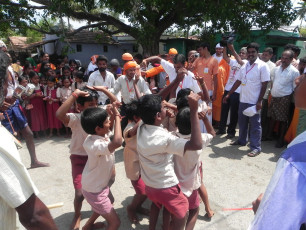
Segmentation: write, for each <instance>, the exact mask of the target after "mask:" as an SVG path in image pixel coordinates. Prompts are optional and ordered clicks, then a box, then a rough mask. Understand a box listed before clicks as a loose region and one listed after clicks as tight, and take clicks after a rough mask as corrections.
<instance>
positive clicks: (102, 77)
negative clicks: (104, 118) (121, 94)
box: [87, 55, 115, 105]
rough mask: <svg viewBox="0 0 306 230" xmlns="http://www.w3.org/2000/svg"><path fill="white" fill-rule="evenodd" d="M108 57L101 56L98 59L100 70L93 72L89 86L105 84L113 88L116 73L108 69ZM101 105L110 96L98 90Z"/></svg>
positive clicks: (97, 63)
mask: <svg viewBox="0 0 306 230" xmlns="http://www.w3.org/2000/svg"><path fill="white" fill-rule="evenodd" d="M107 61H108V60H107V57H105V56H103V55H102V56H99V57H98V58H97V60H96V65H97V66H98V70H96V71H95V72H93V73H92V74H91V75H90V77H89V79H88V84H87V85H88V86H104V87H106V88H107V89H109V88H113V87H114V86H115V77H114V75H113V74H112V73H111V72H109V71H107V70H106V69H107ZM98 93H99V99H98V103H99V105H105V104H106V100H107V99H108V97H107V96H106V95H105V94H104V93H103V92H101V91H98Z"/></svg>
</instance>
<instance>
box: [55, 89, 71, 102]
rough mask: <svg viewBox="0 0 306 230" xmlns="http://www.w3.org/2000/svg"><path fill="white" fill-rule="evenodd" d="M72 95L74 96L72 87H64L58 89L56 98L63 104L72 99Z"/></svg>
mask: <svg viewBox="0 0 306 230" xmlns="http://www.w3.org/2000/svg"><path fill="white" fill-rule="evenodd" d="M71 94H72V88H71V86H69V87H68V88H66V87H65V86H63V87H62V88H57V89H56V97H57V98H59V99H60V100H61V102H65V101H66V100H67V99H68V97H70V95H71Z"/></svg>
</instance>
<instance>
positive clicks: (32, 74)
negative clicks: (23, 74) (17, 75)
mask: <svg viewBox="0 0 306 230" xmlns="http://www.w3.org/2000/svg"><path fill="white" fill-rule="evenodd" d="M36 75H38V74H37V73H36V72H35V71H30V72H29V78H30V79H32V78H33V77H35V76H36Z"/></svg>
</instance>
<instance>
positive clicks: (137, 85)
mask: <svg viewBox="0 0 306 230" xmlns="http://www.w3.org/2000/svg"><path fill="white" fill-rule="evenodd" d="M0 49H1V50H2V51H1V52H7V49H6V45H5V44H4V43H3V42H2V43H0ZM214 51H215V54H213V55H211V53H213V52H214ZM214 51H213V49H211V47H210V45H209V44H208V43H201V44H200V45H199V46H198V47H197V48H196V50H191V51H189V53H188V56H187V58H186V57H185V56H184V55H183V54H179V53H178V52H177V50H176V49H175V48H171V49H170V50H169V52H168V54H166V55H159V56H152V57H145V58H143V57H142V55H140V54H136V55H135V56H132V55H131V54H129V53H124V54H123V55H122V62H123V63H124V65H123V66H120V62H119V61H118V60H117V59H112V60H110V61H109V60H108V58H107V57H106V56H103V55H93V56H92V57H91V58H90V60H89V61H90V62H89V64H88V67H87V69H86V70H85V69H84V68H83V67H81V65H80V62H79V61H77V60H73V59H71V60H69V59H68V57H67V56H65V57H63V59H58V60H57V61H56V63H55V64H53V63H50V57H49V54H48V53H41V54H40V57H41V60H40V63H39V64H38V65H36V63H35V62H34V61H33V60H32V59H27V60H26V63H25V64H24V66H23V67H21V66H20V63H18V62H16V63H15V62H14V63H12V60H10V63H9V66H8V71H7V76H8V77H7V80H6V81H7V87H6V88H7V92H6V91H5V102H4V103H6V104H5V105H6V106H2V107H1V111H0V112H1V124H2V125H3V126H4V127H5V128H7V130H8V131H9V132H11V133H12V134H13V135H14V136H16V137H20V138H24V139H25V141H26V144H27V148H28V150H29V153H30V156H31V167H44V166H49V165H48V164H47V163H42V162H39V161H38V160H37V157H36V152H35V146H34V140H33V137H35V138H42V137H48V138H50V137H52V136H53V135H54V134H56V135H57V136H61V135H62V133H63V132H64V133H65V137H66V138H71V143H70V154H71V155H70V160H71V168H72V181H73V185H74V190H75V191H74V193H75V198H74V201H73V202H74V212H75V213H74V218H73V220H72V223H71V229H79V227H80V221H81V208H82V202H83V200H84V198H85V199H86V200H87V202H88V203H89V204H90V205H91V207H92V210H93V212H92V215H91V217H90V218H89V220H88V221H87V223H86V225H85V226H84V227H83V229H84V230H86V229H92V228H93V227H102V226H103V225H104V224H103V225H99V223H95V220H96V219H97V218H98V217H99V216H100V215H101V216H102V217H103V218H104V219H105V220H106V222H107V225H108V228H107V229H118V228H119V226H120V217H119V216H118V215H117V213H116V211H115V210H114V208H113V205H112V204H113V202H114V197H113V195H112V192H111V186H112V184H113V183H114V181H115V177H117V176H123V175H117V174H116V170H115V155H114V153H115V150H116V149H117V148H119V147H120V146H123V147H124V152H123V154H124V165H125V170H126V177H127V178H128V179H129V180H130V181H131V184H132V186H133V188H134V190H135V195H134V197H133V200H132V202H131V204H129V205H128V206H127V207H126V208H127V215H128V217H129V219H130V221H131V222H133V223H138V221H139V218H138V215H139V214H142V215H147V216H149V222H150V225H149V229H150V230H153V229H156V223H157V220H158V214H159V212H160V210H161V209H163V229H175V230H179V229H188V230H190V229H193V228H194V227H195V226H196V221H197V217H198V214H199V203H200V198H201V199H202V201H203V203H204V205H205V211H206V215H207V217H208V218H213V216H214V211H213V210H212V209H211V208H210V204H209V199H208V192H207V189H206V187H205V185H204V183H203V180H202V178H203V175H202V172H203V169H202V162H201V161H200V155H201V154H203V152H204V153H205V147H206V146H208V145H209V144H210V143H211V141H212V139H213V138H214V137H215V136H216V135H223V134H227V135H226V138H228V139H233V141H232V143H231V145H236V146H239V145H240V146H245V145H246V144H247V143H248V142H250V151H249V153H248V154H247V155H248V156H249V157H256V156H257V155H259V154H260V153H261V142H262V141H272V140H274V139H275V140H276V145H275V147H276V148H282V147H283V146H284V145H286V144H289V146H290V148H289V149H288V150H287V151H286V152H285V154H284V155H283V157H282V158H281V160H280V161H282V162H283V164H287V165H288V166H287V167H288V169H281V168H279V167H281V166H278V168H277V170H288V171H286V173H288V174H289V173H292V172H291V171H292V170H293V169H292V168H291V167H290V166H289V164H292V165H295V167H296V168H297V169H296V170H297V171H298V173H299V175H298V178H293V179H292V180H293V181H294V183H296V188H298V189H299V191H297V190H296V188H294V187H293V186H289V187H291V190H290V193H291V194H297V197H296V199H295V200H294V202H295V203H294V204H292V205H291V206H290V207H292V212H295V211H294V207H295V206H293V205H296V206H299V205H302V206H303V207H306V205H305V203H303V202H302V203H301V200H300V199H299V198H300V196H302V195H303V194H305V192H306V186H305V177H306V175H305V165H301V164H299V162H304V163H305V157H304V156H303V154H302V149H303V148H304V147H303V145H304V143H305V140H304V139H303V140H302V141H300V142H301V143H302V144H300V143H299V144H297V143H295V142H292V143H294V144H292V143H290V142H291V141H292V140H293V139H294V138H295V137H296V136H297V135H298V134H300V133H302V132H303V131H305V128H306V113H305V112H304V110H303V109H305V105H304V104H305V103H303V102H302V101H303V100H304V99H302V98H303V95H302V94H303V91H302V87H304V85H305V84H304V78H305V69H306V57H302V58H300V59H297V57H298V56H299V52H300V49H299V48H298V47H297V46H295V45H292V44H288V45H287V46H286V47H285V50H284V52H283V53H282V55H281V59H280V60H279V61H277V62H276V63H273V62H272V61H271V59H272V57H273V55H274V54H273V49H272V48H269V47H266V48H265V49H264V50H263V53H262V54H260V53H259V45H258V44H257V43H250V44H248V45H247V46H246V47H242V48H241V49H240V51H239V53H237V52H236V51H235V49H234V46H233V45H232V44H229V43H228V44H227V45H226V47H223V46H222V45H221V44H220V43H218V44H217V45H216V46H215V50H214ZM297 85H301V86H299V91H298V96H296V97H295V99H294V97H293V94H294V91H295V90H296V87H297ZM31 87H32V88H33V91H32V93H31V94H30V95H27V94H23V95H20V96H16V94H17V93H18V90H20V89H29V88H31ZM304 88H305V87H304ZM304 92H305V89H304ZM304 95H305V94H304ZM304 101H305V100H304ZM237 123H238V128H239V136H238V138H237V139H236V140H235V139H234V138H235V135H236V128H237ZM215 130H217V132H215ZM32 131H33V133H34V134H33V133H32ZM303 135H304V134H303ZM302 137H304V136H302ZM299 138H301V137H300V136H299ZM294 151H295V152H297V155H292V156H291V154H293V152H294ZM284 162H285V163H284ZM288 162H289V163H288ZM280 164H282V163H281V162H279V163H278V165H280ZM54 167H56V166H54ZM276 176H278V177H280V180H279V181H281V182H282V183H284V184H285V185H287V183H289V179H285V178H283V176H280V175H276ZM276 176H274V177H276ZM274 177H273V178H272V182H271V183H273V180H276V179H275V178H274ZM303 180H304V182H303ZM0 181H1V178H0ZM6 183H9V182H6ZM274 183H277V182H274ZM279 183H280V182H278V184H277V186H274V185H272V184H270V185H269V188H270V190H269V191H268V192H267V193H266V194H265V196H264V198H263V201H262V203H263V204H262V205H261V206H259V209H258V211H257V214H256V218H255V220H254V221H253V222H252V224H251V226H250V229H263V228H261V227H258V226H264V224H265V223H267V222H268V221H272V220H274V221H276V219H277V217H275V216H273V213H277V212H276V211H277V210H276V209H275V208H274V209H273V208H271V207H272V206H273V205H274V204H275V202H277V201H276V200H274V199H273V197H271V194H273V196H275V197H280V199H285V198H286V199H288V198H287V196H288V194H286V193H285V192H284V191H283V190H284V189H283V187H282V185H280V184H279ZM271 186H272V188H271ZM273 186H274V187H273ZM286 188H287V187H286ZM0 190H1V189H0ZM208 190H209V188H208ZM303 192H304V193H303ZM0 197H2V196H1V195H0ZM6 197H7V196H4V197H2V198H3V199H6ZM146 199H149V200H151V201H152V205H151V208H150V210H146V209H144V208H143V207H142V204H143V202H144V201H145V200H146ZM275 199H276V198H275ZM301 199H302V198H301ZM260 200H261V199H258V200H257V201H256V203H254V207H255V206H256V205H258V204H259V203H260ZM304 200H305V198H304ZM271 205H272V206H271ZM15 206H16V205H15V204H14V205H13V206H12V207H15ZM263 206H264V207H263ZM283 208H285V206H282V205H279V210H280V209H283ZM256 209H257V208H256ZM266 210H269V213H268V214H266V212H268V211H266ZM275 210H276V211H275ZM297 212H298V215H296V216H294V217H293V216H291V219H293V220H295V222H294V221H292V220H291V221H287V222H286V226H288V228H286V229H291V228H292V226H295V227H298V228H299V227H301V225H303V224H304V223H305V222H306V218H305V213H306V212H305V208H304V209H303V210H300V211H297ZM303 212H304V216H303ZM275 215H276V214H275ZM267 216H269V218H270V220H268V219H267V218H268V217H267ZM284 219H286V220H287V219H288V218H284ZM48 221H49V219H48ZM293 222H294V223H293ZM277 223H279V225H280V226H284V225H282V224H281V223H282V222H277ZM49 226H50V228H48V227H47V228H44V229H54V226H53V225H52V223H51V224H50V225H49ZM295 229H297V228H295Z"/></svg>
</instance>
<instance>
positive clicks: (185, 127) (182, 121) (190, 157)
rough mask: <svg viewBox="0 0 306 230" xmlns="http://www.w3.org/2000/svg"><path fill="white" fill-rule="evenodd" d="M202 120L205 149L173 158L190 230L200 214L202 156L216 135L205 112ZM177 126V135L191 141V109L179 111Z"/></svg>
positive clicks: (187, 227)
mask: <svg viewBox="0 0 306 230" xmlns="http://www.w3.org/2000/svg"><path fill="white" fill-rule="evenodd" d="M202 120H203V121H204V125H205V128H206V130H207V132H208V133H202V141H203V148H202V149H201V150H197V151H186V153H185V155H184V156H183V157H180V156H177V155H174V156H173V162H174V171H175V174H176V176H177V178H178V180H179V182H180V186H181V189H182V192H183V193H184V195H185V196H186V197H187V199H188V202H189V216H188V220H187V224H186V229H188V230H191V229H193V228H194V226H195V223H196V221H197V216H198V214H199V205H200V199H199V194H198V189H199V188H200V187H201V183H202V182H201V175H200V164H201V161H200V159H199V158H200V154H201V153H202V151H203V149H204V148H205V147H206V146H207V145H208V144H209V143H210V142H211V140H212V138H213V137H214V136H215V135H216V134H215V131H214V129H213V127H212V126H211V124H210V122H209V120H208V118H207V117H206V113H205V112H204V116H203V118H202ZM176 125H177V127H178V130H179V132H176V133H175V135H176V136H177V137H180V138H184V139H186V140H189V139H190V134H191V124H190V108H189V107H184V108H182V109H180V110H179V112H178V114H177V115H176Z"/></svg>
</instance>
